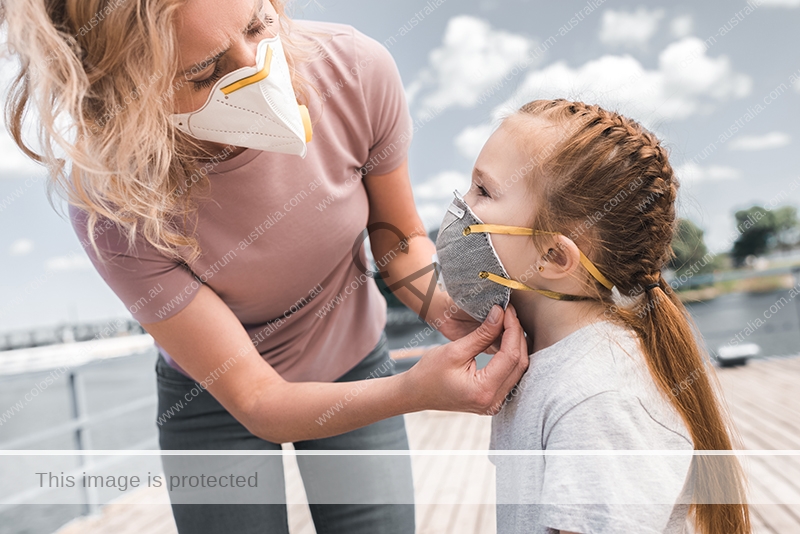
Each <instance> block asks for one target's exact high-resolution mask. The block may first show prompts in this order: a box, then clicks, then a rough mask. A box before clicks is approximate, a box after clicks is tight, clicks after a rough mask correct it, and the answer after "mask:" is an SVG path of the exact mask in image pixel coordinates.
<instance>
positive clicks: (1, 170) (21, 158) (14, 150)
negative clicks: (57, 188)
mask: <svg viewBox="0 0 800 534" xmlns="http://www.w3.org/2000/svg"><path fill="white" fill-rule="evenodd" d="M0 154H2V155H3V157H2V158H0V179H2V178H16V177H18V176H19V175H20V174H24V175H29V174H42V173H45V172H46V170H45V168H44V167H43V166H41V165H39V164H38V163H35V162H34V161H33V160H31V159H30V158H28V156H26V155H25V154H23V153H22V151H21V150H20V149H19V147H18V146H17V144H16V143H14V140H13V139H11V136H10V135H8V132H6V130H5V129H4V128H2V129H0Z"/></svg>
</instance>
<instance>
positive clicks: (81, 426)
mask: <svg viewBox="0 0 800 534" xmlns="http://www.w3.org/2000/svg"><path fill="white" fill-rule="evenodd" d="M137 355H141V354H131V355H130V356H128V357H132V356H137ZM99 363H102V362H90V363H86V364H83V365H80V366H77V367H75V368H74V369H71V370H70V371H69V374H68V397H69V403H70V414H71V419H70V420H69V421H68V422H66V423H63V424H60V425H57V426H55V427H52V428H48V429H45V430H41V431H39V432H35V433H33V434H30V435H27V436H23V437H20V438H16V439H12V440H9V441H5V442H2V443H0V450H27V449H29V448H30V447H31V446H33V445H36V444H37V443H42V442H45V441H47V440H49V439H52V438H56V437H59V436H68V435H70V434H71V435H72V442H73V447H74V450H76V451H87V450H92V436H91V431H90V427H91V426H94V425H97V424H98V423H102V422H106V421H109V420H112V419H116V418H119V417H122V416H125V415H128V414H131V413H134V412H136V411H139V410H142V409H145V408H150V407H152V406H155V405H156V404H157V397H156V396H155V395H150V396H147V397H142V398H139V399H136V400H133V401H130V402H127V403H125V404H123V405H121V406H117V407H114V408H111V409H109V410H105V411H103V412H100V413H98V414H95V415H89V411H88V406H87V402H86V387H85V385H84V376H83V373H82V371H85V370H86V369H87V368H89V367H91V366H93V365H96V364H99ZM32 374H33V373H32ZM155 445H156V441H155V439H154V438H149V439H147V440H144V441H141V442H139V443H136V444H133V445H132V446H131V447H130V450H139V449H144V448H153V447H155ZM76 456H77V458H78V467H77V468H76V469H75V470H74V473H67V474H77V473H79V472H83V471H88V470H90V469H98V468H101V467H108V466H110V465H113V464H116V463H119V462H122V461H124V460H125V457H124V456H120V457H113V458H109V459H107V460H104V461H103V462H102V463H95V462H93V461H92V458H91V456H86V455H81V454H79V455H76ZM49 490H50V488H46V487H45V488H34V489H32V490H29V491H25V492H23V493H21V494H19V495H17V496H16V497H15V498H14V499H13V502H7V503H5V504H3V505H0V510H3V511H5V510H8V509H10V508H13V507H15V506H19V505H22V504H25V503H26V502H30V501H32V500H34V499H35V498H36V497H37V496H39V495H41V494H43V493H46V492H47V491H49ZM80 490H81V492H82V494H83V495H82V497H83V499H82V502H83V505H82V513H83V514H84V515H88V514H91V513H94V512H95V511H97V509H98V507H99V506H100V502H99V498H98V494H97V489H96V488H94V487H85V486H83V487H81V488H80Z"/></svg>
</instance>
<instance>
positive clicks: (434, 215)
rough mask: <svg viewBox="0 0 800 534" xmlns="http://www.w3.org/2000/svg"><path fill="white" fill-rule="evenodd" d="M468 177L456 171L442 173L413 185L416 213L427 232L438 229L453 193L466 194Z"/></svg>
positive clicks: (468, 182) (468, 184) (468, 183)
mask: <svg viewBox="0 0 800 534" xmlns="http://www.w3.org/2000/svg"><path fill="white" fill-rule="evenodd" d="M469 186H470V177H469V176H467V175H466V174H464V173H461V172H457V171H443V172H440V173H439V174H437V175H436V176H434V177H433V178H431V179H430V180H428V181H427V182H424V183H422V184H419V185H415V186H414V187H413V189H414V197H415V200H416V204H417V212H418V213H419V216H420V217H421V218H422V222H423V223H424V224H425V227H426V228H427V229H428V230H431V229H433V228H438V227H439V225H440V224H441V223H442V218H443V217H444V212H445V210H447V206H448V205H450V202H451V201H452V200H453V191H454V190H456V189H457V190H458V191H459V192H460V193H461V194H464V193H466V192H467V190H468V189H469Z"/></svg>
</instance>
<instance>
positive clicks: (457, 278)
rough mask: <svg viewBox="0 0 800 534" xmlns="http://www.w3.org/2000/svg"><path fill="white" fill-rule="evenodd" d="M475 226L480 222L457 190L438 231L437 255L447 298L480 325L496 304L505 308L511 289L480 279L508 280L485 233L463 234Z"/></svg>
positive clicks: (490, 239) (489, 238) (489, 237)
mask: <svg viewBox="0 0 800 534" xmlns="http://www.w3.org/2000/svg"><path fill="white" fill-rule="evenodd" d="M474 224H483V222H482V221H481V220H480V219H479V218H478V217H477V216H476V215H475V214H474V213H473V212H472V209H470V207H469V205H467V203H466V202H464V199H463V198H462V197H461V195H459V194H458V192H457V191H456V192H455V198H454V199H453V202H452V203H451V204H450V207H449V208H447V213H445V216H444V220H443V221H442V226H441V227H440V228H439V236H438V237H437V238H436V255H437V256H438V257H439V263H440V265H441V267H442V279H443V280H444V286H445V289H446V291H447V292H448V293H449V294H450V297H451V298H452V299H453V300H454V301H455V303H456V305H457V306H458V307H459V308H461V309H462V310H464V311H465V312H467V313H468V314H470V315H471V316H472V317H473V318H474V319H476V320H478V321H481V322H483V320H484V319H486V316H487V315H489V311H491V309H492V306H494V305H495V304H499V305H500V306H502V307H503V308H504V309H505V307H506V306H508V301H509V299H510V298H511V289H510V288H508V287H503V286H502V285H500V284H495V283H492V282H490V281H489V280H486V279H484V278H481V277H480V276H479V274H478V273H480V272H482V271H487V272H490V273H495V274H498V275H501V276H503V277H505V278H509V276H508V272H506V270H505V267H503V263H502V262H501V261H500V257H499V256H498V255H497V252H496V251H495V250H494V246H493V245H492V237H491V236H490V235H489V234H488V233H471V234H469V235H464V230H465V229H466V228H467V227H468V226H471V225H474Z"/></svg>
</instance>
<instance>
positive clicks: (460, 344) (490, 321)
mask: <svg viewBox="0 0 800 534" xmlns="http://www.w3.org/2000/svg"><path fill="white" fill-rule="evenodd" d="M501 336H502V342H501V344H500V350H499V351H498V352H497V354H495V355H494V357H492V359H491V361H489V364H488V365H487V366H486V367H484V368H483V369H481V370H478V368H477V364H476V362H475V356H477V355H478V354H480V353H481V352H484V351H486V349H488V348H489V346H491V345H492V343H493V342H495V341H496V340H498V339H499V338H500V337H501ZM528 363H529V362H528V347H527V343H526V341H525V335H524V334H523V331H522V326H520V324H519V319H517V313H516V311H515V310H514V307H513V306H511V305H509V306H508V309H507V310H506V311H505V312H504V311H503V309H502V308H501V307H500V306H494V307H493V308H492V311H491V312H490V313H489V317H487V319H486V321H484V322H483V323H482V324H480V325H479V326H478V327H477V328H476V329H474V330H473V331H472V332H470V333H469V334H467V335H466V336H464V337H462V338H461V339H458V340H456V341H453V342H452V343H448V344H446V345H442V346H440V347H436V348H434V349H431V350H430V351H428V352H427V353H425V355H424V356H423V357H422V359H421V360H420V361H419V362H418V363H417V364H416V365H414V366H413V367H412V368H411V369H410V370H409V371H408V372H406V373H403V374H402V375H399V376H404V378H405V379H406V381H407V383H406V388H407V391H408V394H409V395H411V396H413V397H415V401H416V402H415V404H417V403H418V404H419V405H421V406H425V407H426V408H427V409H433V410H449V411H458V412H471V413H477V414H491V415H494V414H496V413H497V412H499V411H500V408H502V406H503V402H504V400H505V397H506V395H507V394H508V392H509V391H511V388H513V387H514V385H515V384H516V383H517V382H518V381H519V379H520V378H521V377H522V375H523V373H524V372H525V371H526V370H527V368H528Z"/></svg>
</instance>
